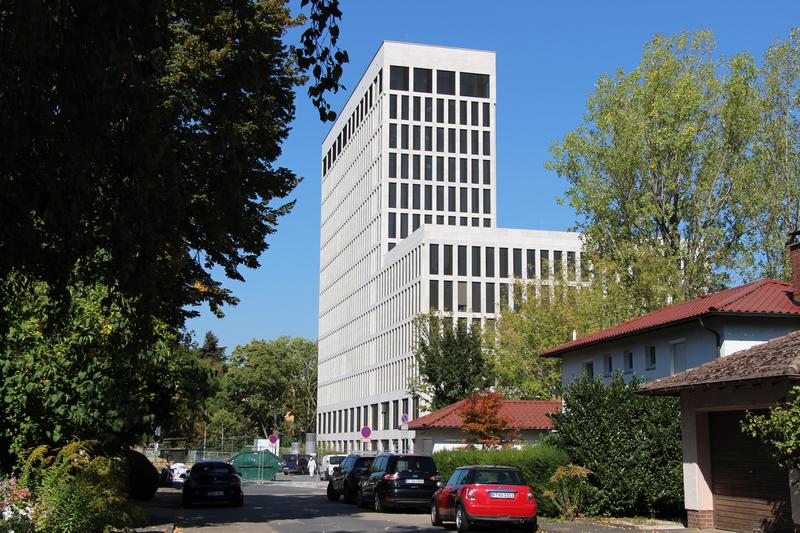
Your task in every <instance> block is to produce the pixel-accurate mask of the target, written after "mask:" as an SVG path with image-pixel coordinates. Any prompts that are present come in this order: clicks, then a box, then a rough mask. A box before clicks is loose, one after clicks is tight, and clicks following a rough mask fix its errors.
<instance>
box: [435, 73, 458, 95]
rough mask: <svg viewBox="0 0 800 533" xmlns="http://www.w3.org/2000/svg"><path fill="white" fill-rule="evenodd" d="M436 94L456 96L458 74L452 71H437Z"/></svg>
mask: <svg viewBox="0 0 800 533" xmlns="http://www.w3.org/2000/svg"><path fill="white" fill-rule="evenodd" d="M436 92H437V93H439V94H456V73H455V72H453V71H452V70H437V71H436Z"/></svg>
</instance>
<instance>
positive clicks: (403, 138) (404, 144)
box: [400, 124, 408, 150]
mask: <svg viewBox="0 0 800 533" xmlns="http://www.w3.org/2000/svg"><path fill="white" fill-rule="evenodd" d="M400 132H401V133H400V147H401V148H403V149H404V150H408V124H403V125H402V126H400Z"/></svg>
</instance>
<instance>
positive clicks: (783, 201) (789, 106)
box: [742, 28, 800, 279]
mask: <svg viewBox="0 0 800 533" xmlns="http://www.w3.org/2000/svg"><path fill="white" fill-rule="evenodd" d="M760 71H761V77H760V87H759V88H760V94H759V100H758V104H759V114H760V121H759V127H758V131H757V133H756V142H755V145H754V146H753V156H752V161H751V168H750V182H751V184H752V186H751V187H750V188H749V190H748V196H747V198H748V199H749V200H750V201H749V203H748V205H747V207H748V208H749V211H748V214H749V215H750V216H751V217H752V220H753V222H752V224H750V231H749V232H747V233H746V234H745V245H746V246H745V253H744V254H742V258H743V265H742V270H743V271H744V272H745V274H746V275H747V276H748V277H752V278H755V277H771V278H775V279H790V278H791V269H790V268H789V257H788V254H787V253H786V245H785V241H786V235H787V233H789V232H790V231H793V230H795V229H797V228H800V180H799V179H798V176H800V28H795V29H794V30H793V31H792V32H791V34H790V35H789V37H788V39H786V40H785V41H783V42H778V43H776V44H775V45H774V46H772V47H771V48H770V49H769V50H767V52H766V54H765V55H764V61H763V64H762V66H761V69H760Z"/></svg>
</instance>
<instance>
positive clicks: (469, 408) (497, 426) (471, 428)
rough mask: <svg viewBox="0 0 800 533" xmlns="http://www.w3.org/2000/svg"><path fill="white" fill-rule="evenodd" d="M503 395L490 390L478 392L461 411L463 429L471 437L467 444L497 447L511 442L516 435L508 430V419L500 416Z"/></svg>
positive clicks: (468, 399)
mask: <svg viewBox="0 0 800 533" xmlns="http://www.w3.org/2000/svg"><path fill="white" fill-rule="evenodd" d="M502 406H503V394H502V393H500V392H497V391H492V390H488V389H480V390H476V391H475V392H473V393H472V394H470V395H469V396H467V401H466V403H465V404H464V407H462V409H461V413H460V414H461V419H462V420H463V421H464V423H463V425H462V426H461V429H463V430H464V433H466V434H467V435H469V438H468V439H467V442H472V443H477V444H482V445H484V446H497V445H499V444H505V443H507V442H510V441H511V440H512V439H513V437H514V435H513V434H512V433H511V432H510V431H508V430H507V428H508V422H509V420H508V418H506V417H504V416H502V415H501V414H500V409H501V407H502Z"/></svg>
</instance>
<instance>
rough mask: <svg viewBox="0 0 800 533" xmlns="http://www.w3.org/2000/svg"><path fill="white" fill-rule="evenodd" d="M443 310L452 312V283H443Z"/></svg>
mask: <svg viewBox="0 0 800 533" xmlns="http://www.w3.org/2000/svg"><path fill="white" fill-rule="evenodd" d="M444 310H445V311H447V312H450V311H452V310H453V282H452V281H445V282H444Z"/></svg>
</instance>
